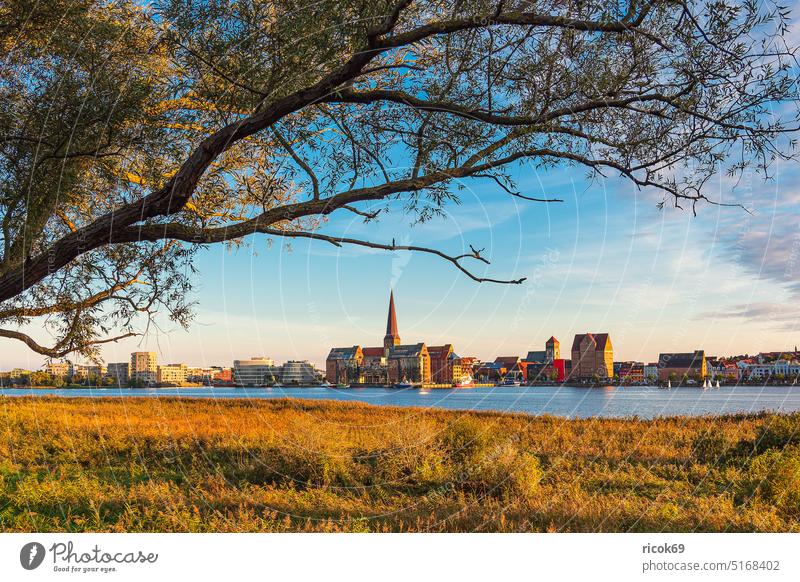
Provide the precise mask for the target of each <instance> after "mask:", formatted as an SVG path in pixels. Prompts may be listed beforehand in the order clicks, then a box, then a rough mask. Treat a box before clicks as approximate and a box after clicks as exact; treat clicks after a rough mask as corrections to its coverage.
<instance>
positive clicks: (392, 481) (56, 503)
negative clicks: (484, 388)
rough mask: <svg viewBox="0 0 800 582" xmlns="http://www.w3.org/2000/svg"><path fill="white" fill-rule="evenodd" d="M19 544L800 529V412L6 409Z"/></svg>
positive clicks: (182, 406)
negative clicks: (641, 415) (136, 536)
mask: <svg viewBox="0 0 800 582" xmlns="http://www.w3.org/2000/svg"><path fill="white" fill-rule="evenodd" d="M0 530H2V531H70V532H78V531H129V532H133V531H136V532H138V531H151V532H167V531H168V532H173V531H181V532H186V531H188V532H192V531H219V532H222V531H224V532H228V531H248V532H252V531H277V532H282V531H323V532H338V531H348V532H353V531H377V532H389V531H391V532H396V531H399V532H408V531H434V532H461V531H505V532H512V531H608V532H620V531H744V532H751V531H752V532H756V531H758V532H761V531H770V532H775V531H779V532H786V531H793V532H798V531H800V415H798V414H793V415H775V414H758V415H740V416H724V417H699V418H697V417H695V418H688V417H675V418H660V419H654V420H647V421H644V420H637V419H586V420H566V419H562V418H556V417H549V416H542V417H531V416H526V415H522V414H499V413H488V412H481V413H469V412H455V411H444V410H424V409H415V408H414V409H412V408H388V407H375V406H369V405H365V404H359V403H344V402H319V401H305V400H209V399H202V400H201V399H196V400H193V399H162V398H159V399H154V398H120V399H69V398H42V397H34V398H29V397H13V398H12V397H6V398H2V399H0Z"/></svg>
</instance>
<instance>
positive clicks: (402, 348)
mask: <svg viewBox="0 0 800 582" xmlns="http://www.w3.org/2000/svg"><path fill="white" fill-rule="evenodd" d="M427 351H428V350H427V348H426V347H425V343H424V342H420V343H418V344H401V345H398V346H394V347H392V348H390V349H389V357H390V358H409V357H414V356H419V355H420V354H421V353H423V352H427Z"/></svg>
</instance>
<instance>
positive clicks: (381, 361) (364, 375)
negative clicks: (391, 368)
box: [359, 346, 389, 385]
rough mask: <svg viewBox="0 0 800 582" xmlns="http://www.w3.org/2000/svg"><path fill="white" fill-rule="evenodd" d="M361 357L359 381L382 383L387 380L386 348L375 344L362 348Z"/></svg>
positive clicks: (374, 383)
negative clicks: (374, 345)
mask: <svg viewBox="0 0 800 582" xmlns="http://www.w3.org/2000/svg"><path fill="white" fill-rule="evenodd" d="M361 353H362V354H363V358H362V361H361V369H360V372H359V377H360V379H361V380H360V381H361V382H362V383H364V384H372V385H384V384H386V383H388V382H389V377H388V371H387V363H386V362H387V360H386V348H385V347H381V346H377V347H371V348H363V349H362V350H361Z"/></svg>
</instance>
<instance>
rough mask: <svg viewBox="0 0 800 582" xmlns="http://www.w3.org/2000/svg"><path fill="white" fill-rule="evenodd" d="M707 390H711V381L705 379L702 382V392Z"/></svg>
mask: <svg viewBox="0 0 800 582" xmlns="http://www.w3.org/2000/svg"><path fill="white" fill-rule="evenodd" d="M709 388H711V380H709V379H708V378H706V379H705V380H703V390H708V389H709Z"/></svg>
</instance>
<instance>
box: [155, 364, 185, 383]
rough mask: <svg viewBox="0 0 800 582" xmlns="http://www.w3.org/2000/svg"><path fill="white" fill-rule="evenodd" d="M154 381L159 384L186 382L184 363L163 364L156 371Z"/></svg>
mask: <svg viewBox="0 0 800 582" xmlns="http://www.w3.org/2000/svg"><path fill="white" fill-rule="evenodd" d="M156 382H157V383H158V384H159V385H160V386H167V385H174V386H181V385H183V384H185V383H186V364H164V365H161V366H159V367H158V370H157V371H156Z"/></svg>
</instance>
